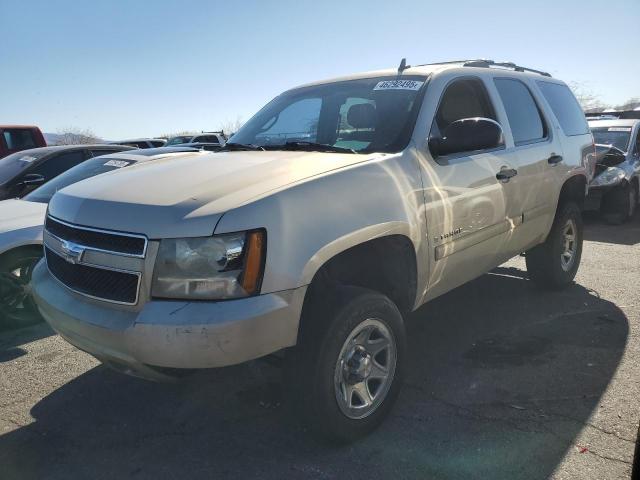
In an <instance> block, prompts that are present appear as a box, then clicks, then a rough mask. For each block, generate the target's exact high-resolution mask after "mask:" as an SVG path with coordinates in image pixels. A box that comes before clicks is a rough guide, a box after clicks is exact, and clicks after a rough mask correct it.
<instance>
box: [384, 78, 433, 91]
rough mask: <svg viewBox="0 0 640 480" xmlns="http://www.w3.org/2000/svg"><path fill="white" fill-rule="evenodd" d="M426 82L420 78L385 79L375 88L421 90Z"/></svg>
mask: <svg viewBox="0 0 640 480" xmlns="http://www.w3.org/2000/svg"><path fill="white" fill-rule="evenodd" d="M423 83H424V82H421V81H418V80H383V81H381V82H378V83H377V84H376V86H375V87H373V89H374V90H419V89H420V87H421V86H422V84H423Z"/></svg>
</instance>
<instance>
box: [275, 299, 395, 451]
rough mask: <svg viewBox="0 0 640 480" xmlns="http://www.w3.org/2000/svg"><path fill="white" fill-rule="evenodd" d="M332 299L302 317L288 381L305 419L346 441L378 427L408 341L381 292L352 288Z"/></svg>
mask: <svg viewBox="0 0 640 480" xmlns="http://www.w3.org/2000/svg"><path fill="white" fill-rule="evenodd" d="M335 296H336V297H337V301H336V302H335V303H334V305H333V306H331V307H327V308H325V309H323V310H322V311H321V312H316V313H315V315H313V318H304V319H303V322H309V323H307V324H304V323H303V327H302V328H303V330H302V331H301V337H300V341H299V343H298V345H297V346H296V347H295V348H294V349H293V350H292V351H291V352H290V355H289V357H288V359H287V360H288V362H287V363H288V364H287V375H286V383H287V386H289V387H290V388H289V401H290V402H291V405H292V407H293V408H294V410H295V411H296V413H297V414H298V415H299V416H300V418H301V420H302V422H303V423H304V424H306V425H307V426H308V427H309V428H310V429H311V430H312V431H313V432H314V433H316V434H318V435H320V436H322V437H324V438H326V439H329V440H335V441H340V442H349V441H353V440H355V439H357V438H359V437H361V436H363V435H366V434H367V433H369V432H371V431H372V430H373V429H375V428H376V427H377V426H378V425H379V424H380V423H381V422H382V421H383V420H384V418H385V417H386V416H387V414H388V413H389V411H390V410H391V408H392V407H393V404H394V403H395V400H396V398H397V396H398V393H399V392H400V387H401V384H402V378H403V365H404V357H405V342H406V340H405V331H404V324H403V321H402V316H401V315H400V312H399V311H398V309H397V307H396V306H395V304H394V303H393V302H392V301H391V300H389V299H388V298H387V297H386V296H384V295H382V294H379V293H376V292H372V291H369V290H365V289H361V288H355V287H344V288H341V289H339V291H337V292H336V294H335ZM305 316H306V317H310V316H308V315H305Z"/></svg>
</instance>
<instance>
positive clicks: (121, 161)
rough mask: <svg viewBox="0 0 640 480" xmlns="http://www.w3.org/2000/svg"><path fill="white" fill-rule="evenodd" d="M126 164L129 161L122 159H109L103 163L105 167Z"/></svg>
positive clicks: (124, 165)
mask: <svg viewBox="0 0 640 480" xmlns="http://www.w3.org/2000/svg"><path fill="white" fill-rule="evenodd" d="M127 165H129V162H126V161H124V160H109V161H108V162H107V163H105V164H104V166H105V167H116V168H122V167H126V166H127Z"/></svg>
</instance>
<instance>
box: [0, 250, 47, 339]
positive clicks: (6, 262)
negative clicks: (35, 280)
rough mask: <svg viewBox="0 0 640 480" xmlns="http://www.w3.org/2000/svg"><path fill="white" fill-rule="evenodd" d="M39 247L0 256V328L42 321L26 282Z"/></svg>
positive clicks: (17, 326)
mask: <svg viewBox="0 0 640 480" xmlns="http://www.w3.org/2000/svg"><path fill="white" fill-rule="evenodd" d="M41 258H42V249H41V248H37V247H26V248H20V249H16V250H12V251H9V252H6V253H4V254H2V255H1V256H0V330H6V329H9V328H19V327H23V326H27V325H32V324H34V323H38V322H41V321H42V317H41V316H40V313H39V312H38V308H37V307H36V305H35V302H34V301H33V298H32V297H31V295H30V294H29V290H28V284H29V282H30V281H31V273H32V272H33V268H34V267H35V265H36V263H38V261H39V260H40V259H41Z"/></svg>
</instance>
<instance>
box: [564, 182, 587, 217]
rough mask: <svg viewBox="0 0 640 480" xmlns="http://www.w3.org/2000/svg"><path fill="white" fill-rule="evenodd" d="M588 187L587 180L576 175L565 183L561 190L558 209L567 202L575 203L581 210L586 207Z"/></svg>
mask: <svg viewBox="0 0 640 480" xmlns="http://www.w3.org/2000/svg"><path fill="white" fill-rule="evenodd" d="M586 187H587V179H586V178H585V177H584V176H583V175H575V176H573V177H571V178H570V179H568V180H567V181H566V182H564V185H562V189H561V190H560V198H559V200H558V207H560V206H561V205H564V204H565V203H567V202H575V203H577V204H578V206H579V207H580V209H582V207H583V206H584V199H585V191H586V190H585V189H586Z"/></svg>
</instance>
